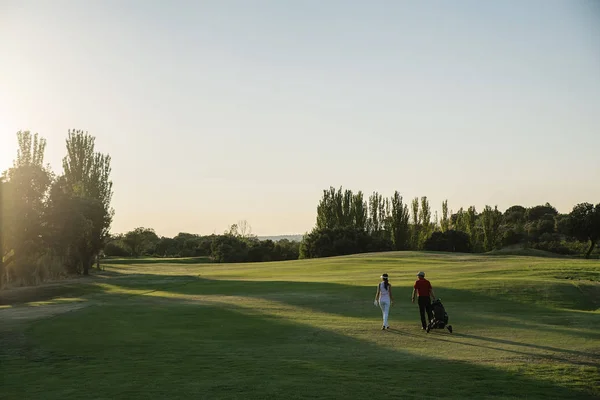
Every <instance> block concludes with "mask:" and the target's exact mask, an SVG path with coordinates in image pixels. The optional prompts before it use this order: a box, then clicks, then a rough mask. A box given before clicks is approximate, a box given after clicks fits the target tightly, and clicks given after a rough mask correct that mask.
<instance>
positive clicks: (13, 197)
mask: <svg viewBox="0 0 600 400" xmlns="http://www.w3.org/2000/svg"><path fill="white" fill-rule="evenodd" d="M17 141H18V150H17V158H16V159H15V160H14V162H13V166H12V167H11V168H9V169H8V170H7V171H6V172H5V173H4V177H3V179H4V181H5V183H3V184H2V186H3V197H2V203H3V209H4V216H3V219H2V220H3V221H2V223H3V225H2V229H3V233H4V237H3V240H4V246H5V250H3V251H4V252H5V253H10V255H8V256H7V257H6V259H4V267H6V266H8V264H10V263H12V262H19V263H21V266H20V268H25V267H26V266H25V265H23V264H31V263H32V262H33V258H35V257H39V256H41V254H42V253H43V251H44V236H43V223H42V218H43V215H44V207H45V202H44V201H45V198H46V195H47V193H48V189H49V187H50V184H51V182H52V172H51V171H50V168H49V167H48V166H45V165H44V152H45V149H46V140H45V139H44V138H41V137H39V136H38V134H37V133H36V134H35V135H32V134H31V132H29V131H19V132H17ZM2 255H4V254H2ZM26 258H27V260H25V259H26ZM23 273H25V272H23Z"/></svg>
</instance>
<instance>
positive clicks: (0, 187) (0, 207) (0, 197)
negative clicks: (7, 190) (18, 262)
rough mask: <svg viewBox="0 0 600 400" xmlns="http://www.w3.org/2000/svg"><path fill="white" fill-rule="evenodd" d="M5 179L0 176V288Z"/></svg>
mask: <svg viewBox="0 0 600 400" xmlns="http://www.w3.org/2000/svg"><path fill="white" fill-rule="evenodd" d="M4 185H5V183H4V179H3V178H2V177H0V289H2V287H4V257H5V255H6V253H5V250H4V206H5V202H4Z"/></svg>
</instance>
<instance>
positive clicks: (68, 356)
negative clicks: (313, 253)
mask: <svg viewBox="0 0 600 400" xmlns="http://www.w3.org/2000/svg"><path fill="white" fill-rule="evenodd" d="M110 296H111V298H113V300H115V301H114V302H111V304H110V305H107V306H103V307H90V308H87V309H85V310H82V311H79V312H77V313H75V314H65V315H61V316H59V317H56V318H54V319H53V320H52V322H51V323H45V322H44V321H40V322H39V323H37V324H35V325H33V326H32V328H31V329H29V330H28V331H27V336H28V339H27V340H28V347H25V348H24V350H23V351H21V352H19V353H16V354H12V356H10V357H7V358H6V359H5V360H3V363H2V365H3V367H2V369H1V371H2V374H3V378H4V379H5V382H6V383H7V385H5V386H4V387H3V394H5V395H7V396H8V397H9V398H13V397H14V398H17V397H21V398H22V397H27V398H34V397H39V396H43V398H45V399H51V400H52V399H79V398H84V397H89V395H90V393H93V395H94V396H96V397H97V398H112V399H129V398H132V397H136V398H142V397H143V398H166V397H168V398H171V399H188V398H194V397H196V396H203V397H204V398H245V399H254V398H257V399H258V398H261V399H262V398H289V399H313V398H344V399H365V398H370V397H372V396H373V393H377V394H378V395H379V396H386V397H390V398H439V393H436V391H435V390H432V391H430V389H425V391H424V388H425V387H426V388H449V390H447V391H444V395H443V397H444V398H450V399H451V398H488V397H490V396H492V397H498V398H529V399H532V398H539V399H545V398H555V399H560V398H564V399H571V398H578V399H585V398H592V396H591V394H590V393H588V392H585V391H582V390H579V389H578V388H568V387H564V386H558V385H555V384H552V383H550V382H545V381H543V380H542V379H534V378H529V377H525V376H523V375H521V374H519V373H517V372H514V373H512V372H508V371H505V370H501V369H498V368H493V367H487V366H483V365H476V364H472V363H468V362H462V361H452V360H447V359H440V358H434V357H426V356H422V355H418V354H414V353H412V352H410V351H402V350H396V349H390V348H387V347H385V346H384V345H381V346H380V345H377V344H374V343H372V342H369V341H365V340H361V339H356V338H352V337H348V336H344V335H341V334H338V333H335V332H332V331H330V330H325V329H321V328H317V327H314V326H311V325H305V324H301V323H297V322H293V321H290V320H288V319H285V318H282V317H278V316H271V315H269V316H267V315H264V314H261V313H260V310H256V309H252V308H243V307H238V306H235V305H231V304H227V305H223V304H221V305H218V306H215V305H211V304H202V303H199V304H193V303H190V302H189V301H183V300H181V299H176V298H164V299H163V301H161V302H159V303H153V302H149V303H148V304H147V305H146V306H144V307H139V304H135V305H131V304H129V305H128V304H127V303H126V302H125V301H124V300H125V298H124V297H123V296H122V295H119V294H111V295H110ZM65 332H69V335H65V334H64V333H65ZM386 333H387V332H376V333H374V334H382V335H385V334H386ZM40 361H43V362H40ZM109 366H110V367H109ZM82 370H85V376H86V380H85V382H86V383H85V385H81V384H75V382H74V381H73V376H77V375H78V374H80V373H81V371H82ZM549 373H556V371H550V372H549ZM546 378H548V377H546ZM450 388H451V389H450Z"/></svg>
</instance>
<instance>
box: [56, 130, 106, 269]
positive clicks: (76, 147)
mask: <svg viewBox="0 0 600 400" xmlns="http://www.w3.org/2000/svg"><path fill="white" fill-rule="evenodd" d="M66 144H67V155H66V156H65V158H64V159H63V169H64V175H63V176H64V180H65V184H66V187H67V188H68V190H69V191H71V193H72V194H73V195H74V196H78V197H82V198H89V199H93V200H95V201H96V202H98V204H100V205H101V207H102V212H97V210H95V211H96V212H94V213H93V214H89V215H86V216H85V218H86V219H87V220H89V221H91V226H90V232H89V243H88V246H87V247H86V252H87V254H85V256H84V259H85V260H88V261H86V263H87V264H86V265H84V268H83V271H82V272H83V273H84V274H87V273H88V270H89V268H90V267H91V266H92V264H93V259H94V258H95V257H98V256H99V254H100V251H101V250H102V249H103V248H104V245H105V242H106V240H107V239H108V237H109V234H110V231H109V230H110V225H111V222H112V217H113V214H114V211H113V209H112V208H111V207H110V201H111V199H112V194H113V192H112V181H111V180H110V173H111V167H110V161H111V160H110V156H109V155H105V154H102V153H99V152H96V151H95V138H94V137H93V136H91V135H89V134H88V133H87V132H83V131H81V130H72V131H71V130H70V131H69V133H68V137H67V142H66Z"/></svg>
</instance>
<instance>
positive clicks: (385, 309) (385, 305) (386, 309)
mask: <svg viewBox="0 0 600 400" xmlns="http://www.w3.org/2000/svg"><path fill="white" fill-rule="evenodd" d="M379 307H381V312H382V313H383V326H385V327H386V328H387V327H388V326H389V325H388V315H389V314H390V302H389V301H388V300H383V301H379Z"/></svg>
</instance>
